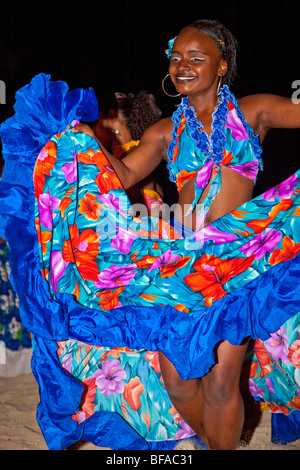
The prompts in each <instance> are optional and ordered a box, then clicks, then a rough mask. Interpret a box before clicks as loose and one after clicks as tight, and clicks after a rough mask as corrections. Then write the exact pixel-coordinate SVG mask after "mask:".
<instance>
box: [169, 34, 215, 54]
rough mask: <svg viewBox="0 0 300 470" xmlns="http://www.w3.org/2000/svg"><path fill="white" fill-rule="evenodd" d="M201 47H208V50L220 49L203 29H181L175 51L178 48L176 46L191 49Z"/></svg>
mask: <svg viewBox="0 0 300 470" xmlns="http://www.w3.org/2000/svg"><path fill="white" fill-rule="evenodd" d="M199 47H200V50H202V49H208V51H210V50H211V49H214V50H218V49H219V48H218V46H217V44H216V43H215V41H214V40H213V39H212V38H211V37H209V36H208V35H207V34H206V33H204V32H203V31H200V30H198V29H196V28H187V29H185V30H183V31H181V33H180V34H179V35H178V36H177V38H176V39H175V42H174V45H173V51H175V50H177V49H176V48H184V49H188V48H191V50H195V48H196V49H197V48H199ZM201 48H202V49H201ZM178 52H179V51H178Z"/></svg>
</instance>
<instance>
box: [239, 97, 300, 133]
mask: <svg viewBox="0 0 300 470" xmlns="http://www.w3.org/2000/svg"><path fill="white" fill-rule="evenodd" d="M239 105H240V108H241V110H242V112H243V114H244V116H245V119H246V121H248V122H249V123H250V125H251V127H252V128H253V129H254V131H255V133H257V134H259V135H260V137H261V141H262V140H263V139H264V137H265V135H266V133H267V132H268V130H269V129H272V128H285V129H293V128H298V127H299V128H300V104H295V103H293V101H292V99H291V98H284V97H282V96H277V95H268V94H261V95H250V96H245V97H244V98H241V99H240V100H239Z"/></svg>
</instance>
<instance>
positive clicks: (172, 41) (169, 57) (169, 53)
mask: <svg viewBox="0 0 300 470" xmlns="http://www.w3.org/2000/svg"><path fill="white" fill-rule="evenodd" d="M176 38H177V36H175V38H173V39H170V41H169V42H168V49H166V50H165V53H166V54H167V57H168V59H169V60H170V59H171V54H172V49H173V46H174V42H175V39H176Z"/></svg>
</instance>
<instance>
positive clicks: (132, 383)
mask: <svg viewBox="0 0 300 470" xmlns="http://www.w3.org/2000/svg"><path fill="white" fill-rule="evenodd" d="M144 388H145V387H144V385H143V384H141V379H140V378H139V377H134V378H133V379H130V380H129V382H128V384H126V385H125V388H124V398H125V400H126V401H127V403H128V404H129V405H130V407H131V408H132V409H133V411H137V410H138V409H139V408H140V406H141V401H140V395H141V393H143V391H144Z"/></svg>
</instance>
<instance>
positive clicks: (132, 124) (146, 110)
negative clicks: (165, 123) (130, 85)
mask: <svg viewBox="0 0 300 470" xmlns="http://www.w3.org/2000/svg"><path fill="white" fill-rule="evenodd" d="M99 109H100V111H102V113H103V115H104V116H107V114H108V111H109V109H114V110H115V111H117V112H118V111H119V112H120V113H121V114H122V116H123V118H124V121H125V123H126V126H127V127H128V128H129V129H130V131H131V135H132V138H133V140H140V138H141V137H142V135H143V134H144V132H145V130H146V129H147V128H148V127H149V126H151V125H152V124H154V123H155V122H157V121H158V120H159V119H160V117H161V114H162V113H161V110H160V109H159V107H158V105H157V103H156V99H155V97H154V96H153V95H152V94H151V93H148V92H147V91H144V90H140V91H138V92H137V93H128V94H126V93H119V92H116V93H112V94H111V95H109V96H106V99H104V100H100V101H99Z"/></svg>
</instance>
